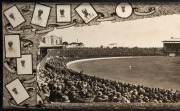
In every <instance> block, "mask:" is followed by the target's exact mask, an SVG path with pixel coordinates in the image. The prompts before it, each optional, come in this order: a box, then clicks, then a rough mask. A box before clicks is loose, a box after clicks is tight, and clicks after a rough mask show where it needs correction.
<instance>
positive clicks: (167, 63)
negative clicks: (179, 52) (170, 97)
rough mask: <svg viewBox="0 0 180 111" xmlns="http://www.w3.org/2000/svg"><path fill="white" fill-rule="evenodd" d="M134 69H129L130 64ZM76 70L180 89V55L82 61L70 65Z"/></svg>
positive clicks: (107, 77)
mask: <svg viewBox="0 0 180 111" xmlns="http://www.w3.org/2000/svg"><path fill="white" fill-rule="evenodd" d="M130 65H131V66H132V70H129V66H130ZM68 67H69V68H71V69H74V70H76V71H81V70H83V73H85V74H89V75H95V76H98V77H102V78H106V79H110V80H117V81H120V82H124V83H132V84H140V85H144V86H148V87H158V88H164V89H174V90H180V57H174V58H172V59H171V60H170V57H145V56H144V57H139V58H115V59H105V60H101V59H100V60H91V61H82V62H77V63H73V64H70V65H69V66H68Z"/></svg>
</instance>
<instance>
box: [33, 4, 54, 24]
mask: <svg viewBox="0 0 180 111" xmlns="http://www.w3.org/2000/svg"><path fill="white" fill-rule="evenodd" d="M50 12H51V7H49V6H46V5H42V4H36V5H35V8H34V12H33V16H32V19H31V24H34V25H37V26H41V27H46V26H47V23H48V19H49V15H50Z"/></svg>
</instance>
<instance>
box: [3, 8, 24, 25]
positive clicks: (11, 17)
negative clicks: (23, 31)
mask: <svg viewBox="0 0 180 111" xmlns="http://www.w3.org/2000/svg"><path fill="white" fill-rule="evenodd" d="M4 15H5V17H6V18H7V20H8V21H9V22H10V24H11V25H12V27H13V28H16V27H17V26H19V25H21V24H22V23H24V22H25V21H26V20H25V19H24V17H23V16H22V14H21V13H20V11H19V10H18V8H17V6H16V5H13V6H12V7H10V8H8V9H7V10H6V11H4Z"/></svg>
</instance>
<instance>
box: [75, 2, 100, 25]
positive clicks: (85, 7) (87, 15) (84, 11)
mask: <svg viewBox="0 0 180 111" xmlns="http://www.w3.org/2000/svg"><path fill="white" fill-rule="evenodd" d="M75 10H76V12H77V13H78V14H79V16H80V17H81V18H82V19H83V21H84V22H85V23H86V24H87V23H89V22H90V21H92V20H93V19H95V18H96V17H97V12H96V11H95V9H94V8H93V6H92V5H91V4H90V3H82V4H80V5H79V6H78V7H76V9H75Z"/></svg>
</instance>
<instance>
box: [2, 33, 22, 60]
mask: <svg viewBox="0 0 180 111" xmlns="http://www.w3.org/2000/svg"><path fill="white" fill-rule="evenodd" d="M4 44H5V57H6V58H18V57H21V51H20V48H21V47H20V36H19V35H4Z"/></svg>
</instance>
